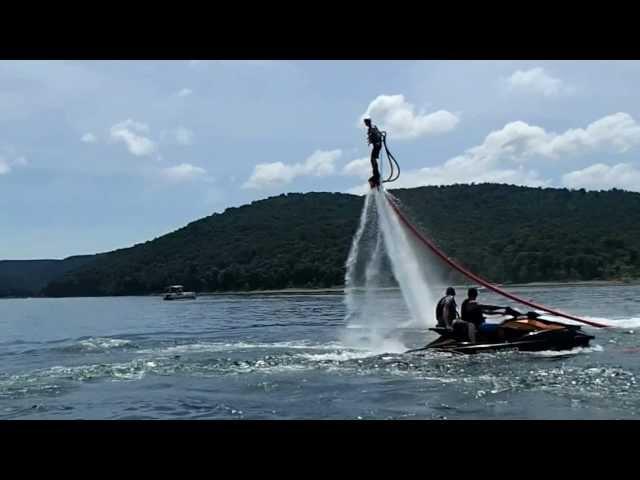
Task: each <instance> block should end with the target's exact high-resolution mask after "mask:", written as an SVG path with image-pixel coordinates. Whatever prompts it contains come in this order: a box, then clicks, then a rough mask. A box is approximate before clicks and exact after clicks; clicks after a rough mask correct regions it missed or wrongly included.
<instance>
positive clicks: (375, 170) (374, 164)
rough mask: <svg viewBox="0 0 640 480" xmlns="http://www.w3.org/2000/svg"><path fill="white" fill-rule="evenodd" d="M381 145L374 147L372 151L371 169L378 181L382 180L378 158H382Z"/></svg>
mask: <svg viewBox="0 0 640 480" xmlns="http://www.w3.org/2000/svg"><path fill="white" fill-rule="evenodd" d="M381 148H382V146H381V145H374V146H373V150H371V169H372V170H373V178H374V179H375V180H376V181H378V180H380V170H379V169H378V158H379V156H380V149H381Z"/></svg>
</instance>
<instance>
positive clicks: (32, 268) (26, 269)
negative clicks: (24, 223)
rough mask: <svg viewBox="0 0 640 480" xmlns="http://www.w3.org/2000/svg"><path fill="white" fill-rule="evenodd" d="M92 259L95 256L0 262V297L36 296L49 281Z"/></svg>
mask: <svg viewBox="0 0 640 480" xmlns="http://www.w3.org/2000/svg"><path fill="white" fill-rule="evenodd" d="M94 259H95V255H83V256H76V257H69V258H65V259H64V260H0V297H30V296H34V295H38V294H39V293H40V291H41V290H42V289H43V288H44V287H46V286H47V284H48V283H49V282H50V281H52V280H54V279H56V278H59V277H61V276H62V275H63V274H64V273H66V272H68V271H69V270H73V269H75V268H78V267H80V266H82V265H85V264H86V263H88V262H90V261H93V260H94Z"/></svg>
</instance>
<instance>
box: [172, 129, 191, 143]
mask: <svg viewBox="0 0 640 480" xmlns="http://www.w3.org/2000/svg"><path fill="white" fill-rule="evenodd" d="M174 134H175V136H176V141H177V142H178V143H179V144H180V145H191V144H192V143H193V132H192V131H191V130H189V129H188V128H185V127H178V128H176V130H175V132H174Z"/></svg>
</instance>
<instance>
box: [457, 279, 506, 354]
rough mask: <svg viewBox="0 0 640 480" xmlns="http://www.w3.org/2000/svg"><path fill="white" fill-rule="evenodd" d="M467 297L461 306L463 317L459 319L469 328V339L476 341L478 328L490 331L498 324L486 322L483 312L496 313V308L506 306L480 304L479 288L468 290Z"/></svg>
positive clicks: (501, 308) (500, 308)
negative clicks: (478, 300)
mask: <svg viewBox="0 0 640 480" xmlns="http://www.w3.org/2000/svg"><path fill="white" fill-rule="evenodd" d="M467 297H468V298H467V299H466V300H465V301H464V302H462V306H461V307H460V316H461V319H460V320H459V321H460V322H463V323H464V325H465V327H466V328H467V332H468V337H469V341H471V342H472V343H476V332H477V331H478V330H480V331H485V332H488V331H492V330H494V329H495V328H496V327H497V325H492V324H486V323H485V317H484V315H483V313H495V311H496V310H503V309H504V308H505V307H496V306H494V305H481V304H479V303H478V302H477V298H478V290H477V289H475V288H470V289H469V290H468V292H467ZM454 323H455V322H454Z"/></svg>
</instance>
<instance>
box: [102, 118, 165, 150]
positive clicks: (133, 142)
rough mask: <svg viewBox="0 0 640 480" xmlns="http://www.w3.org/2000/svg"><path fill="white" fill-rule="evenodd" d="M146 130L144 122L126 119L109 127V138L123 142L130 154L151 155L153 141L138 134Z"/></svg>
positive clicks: (147, 129)
mask: <svg viewBox="0 0 640 480" xmlns="http://www.w3.org/2000/svg"><path fill="white" fill-rule="evenodd" d="M148 131H149V127H148V126H147V125H146V124H144V123H140V122H136V121H134V120H131V119H128V120H125V121H124V122H120V123H118V124H116V125H114V126H113V127H111V138H112V140H113V141H116V142H123V143H125V144H126V145H127V148H128V150H129V153H131V154H132V155H136V156H145V155H151V154H152V153H154V152H155V150H156V145H155V143H154V142H153V141H152V140H151V139H149V138H147V137H145V136H143V135H140V133H147V132H148Z"/></svg>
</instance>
